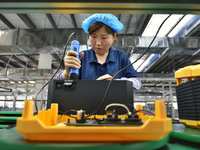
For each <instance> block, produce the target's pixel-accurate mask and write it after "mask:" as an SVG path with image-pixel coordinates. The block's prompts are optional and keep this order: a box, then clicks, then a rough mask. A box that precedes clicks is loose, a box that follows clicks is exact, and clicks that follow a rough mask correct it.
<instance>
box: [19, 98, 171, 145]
mask: <svg viewBox="0 0 200 150" xmlns="http://www.w3.org/2000/svg"><path fill="white" fill-rule="evenodd" d="M140 109H142V105H137V106H136V110H140ZM84 116H85V115H84ZM137 116H139V119H140V120H141V121H140V123H139V124H138V123H134V121H128V123H125V122H126V119H127V118H128V115H118V116H115V117H117V120H118V121H117V122H118V123H117V124H116V123H115V122H114V123H108V122H107V123H105V121H106V119H108V115H93V116H90V117H88V118H86V117H85V122H84V121H83V122H80V123H79V122H77V120H78V118H79V117H78V115H75V117H76V119H74V118H71V117H68V116H59V115H58V104H52V105H51V109H48V110H41V111H39V112H38V115H37V116H34V101H32V100H26V101H25V105H24V109H23V114H22V117H21V118H19V119H17V128H16V129H17V131H18V132H19V133H20V134H21V135H22V136H23V137H24V138H25V139H27V140H31V141H65V142H118V143H119V142H120V143H123V142H133V141H157V140H161V139H163V138H165V137H166V136H167V135H168V134H169V133H170V132H171V131H172V121H171V119H170V118H167V117H166V111H165V104H164V101H163V100H157V101H155V116H148V115H144V114H143V112H142V111H138V112H137ZM83 119H84V118H83ZM129 119H130V118H129ZM103 121H104V123H102V122H103ZM136 122H137V121H136Z"/></svg>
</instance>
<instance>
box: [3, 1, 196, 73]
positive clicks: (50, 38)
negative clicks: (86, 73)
mask: <svg viewBox="0 0 200 150" xmlns="http://www.w3.org/2000/svg"><path fill="white" fill-rule="evenodd" d="M102 3H103V2H102ZM170 3H171V4H172V3H173V2H171V1H170ZM45 4H46V3H45ZM127 4H128V2H127V3H126V5H127ZM116 5H117V4H116ZM38 6H39V5H38ZM38 6H37V7H38ZM81 6H83V7H84V6H85V5H81ZM107 6H108V7H110V5H109V4H108V5H107ZM123 6H124V7H122V9H121V12H123V13H119V12H120V10H119V11H114V14H115V15H116V17H118V19H119V20H120V21H121V22H122V23H123V24H124V29H123V30H122V31H120V32H119V33H118V35H117V36H118V42H115V43H114V44H113V47H115V48H119V49H122V50H123V51H125V52H126V53H127V54H128V56H129V57H130V59H131V61H132V62H133V61H135V60H136V59H137V58H138V57H139V56H140V55H141V54H142V53H143V52H144V51H145V50H146V49H147V48H148V46H149V44H150V43H151V41H152V40H153V37H154V36H155V34H156V31H152V35H150V36H145V35H144V32H145V30H146V29H147V27H149V26H150V24H149V23H151V22H153V21H152V18H153V17H154V14H153V13H149V12H148V13H146V12H145V11H143V12H145V13H138V12H136V13H133V12H134V11H127V12H124V10H125V9H126V10H128V9H127V7H128V6H126V7H125V4H124V5H123ZM134 6H135V7H138V10H140V9H141V8H139V6H137V5H134ZM144 6H145V7H146V5H145V4H144ZM149 6H150V5H149ZM160 6H161V5H160V4H159V5H156V4H155V7H160ZM162 6H163V5H162ZM167 6H169V5H167ZM170 6H173V7H174V8H173V7H172V8H171V9H173V12H174V15H176V13H177V14H181V13H178V11H177V12H176V11H175V10H176V9H175V6H178V5H177V4H175V5H170ZM1 7H2V8H3V9H2V10H3V11H0V12H2V13H0V68H1V70H2V69H4V70H5V68H9V69H15V68H17V69H19V68H21V69H22V68H29V69H37V68H38V64H39V58H40V54H43V53H44V54H50V55H51V56H52V64H51V69H57V68H58V67H59V65H60V63H61V62H62V60H61V58H62V55H63V52H64V46H65V44H66V42H67V40H68V37H69V36H70V34H71V33H72V32H75V33H76V34H77V40H79V41H80V43H81V49H82V50H83V49H87V48H88V47H89V46H90V45H89V44H88V35H86V34H85V33H84V32H83V30H82V25H81V24H82V21H83V20H84V19H85V18H87V17H88V16H90V15H91V14H92V13H93V11H85V10H84V11H83V10H82V9H83V8H81V7H80V8H79V9H80V10H82V11H80V12H76V11H75V9H73V10H74V12H75V13H66V12H68V11H69V9H68V10H67V9H66V12H65V13H55V12H53V13H51V11H43V10H42V9H41V10H39V11H38V12H39V13H38V12H37V13H36V12H34V9H30V12H28V7H31V6H29V5H22V6H21V7H20V6H18V5H16V6H15V7H16V8H15V9H13V10H12V9H11V11H5V10H6V7H7V6H6V4H5V5H1ZM4 7H5V8H4ZM13 7H14V3H12V5H10V6H9V8H13ZM18 7H20V8H22V11H19V10H20V9H17V8H18ZM23 7H25V8H23ZM35 7H36V5H35ZM45 7H50V6H47V5H44V8H45ZM63 7H68V6H67V5H66V6H63ZM88 7H90V8H91V9H94V8H93V7H92V6H90V5H89V6H88ZM99 7H101V8H99V9H103V7H106V6H105V5H104V6H101V5H99ZM112 7H113V8H114V5H113V6H112ZM184 7H185V8H187V7H186V5H182V8H184ZM59 8H60V7H59ZM84 9H85V8H84ZM151 9H152V10H151V12H153V7H152V8H151ZM168 9H169V8H168ZM179 9H180V11H181V10H182V9H181V7H179V6H178V7H177V10H179ZM192 9H195V8H192ZM192 9H191V10H192ZM129 10H130V9H129ZM147 10H148V9H147ZM102 11H103V10H102ZM102 11H101V12H102ZM13 12H15V13H13ZM21 12H22V13H21ZM41 12H45V13H41ZM85 12H86V13H85ZM88 12H92V13H88ZM98 12H100V11H98ZM106 12H107V11H106ZM108 12H110V11H108ZM130 12H131V13H130ZM141 12H142V11H141ZM159 12H160V13H162V11H158V13H159ZM163 12H164V13H165V15H168V13H167V12H169V10H167V9H166V8H165V10H164V11H163ZM190 12H191V13H192V11H189V9H188V12H187V11H184V13H182V14H181V17H179V19H178V20H176V21H175V23H174V24H173V26H170V27H169V25H168V26H167V27H165V28H164V29H163V30H167V33H166V34H165V35H164V36H157V37H156V39H155V41H154V43H153V44H152V45H151V47H150V48H149V49H148V51H147V52H146V53H145V54H144V56H143V57H141V58H140V60H138V61H137V62H136V63H135V64H133V66H134V67H135V69H137V70H138V72H145V73H174V72H175V71H176V70H177V69H179V68H181V67H184V66H188V65H196V64H199V63H200V60H199V58H200V57H199V55H200V49H199V48H200V38H199V36H200V21H199V20H200V15H193V19H192V20H189V21H188V22H187V23H185V25H187V26H179V24H180V23H181V22H182V21H183V20H184V18H186V17H188V15H189V14H187V13H190ZM158 13H156V14H157V15H159V14H158ZM170 14H171V13H170ZM171 15H173V14H171ZM162 21H163V20H162ZM162 21H160V24H161V22H162ZM154 22H155V21H154ZM171 22H173V21H172V20H171ZM190 22H191V23H190ZM158 26H159V24H157V26H156V27H154V28H156V30H158ZM163 27H164V25H163ZM175 29H176V30H178V31H179V32H177V33H176V34H174V35H173V36H170V33H171V32H172V31H173V30H175ZM69 49H70V44H68V46H67V50H69ZM147 60H148V62H147Z"/></svg>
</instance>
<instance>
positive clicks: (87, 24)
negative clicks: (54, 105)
mask: <svg viewBox="0 0 200 150" xmlns="http://www.w3.org/2000/svg"><path fill="white" fill-rule="evenodd" d="M82 27H83V29H84V31H85V32H86V33H87V34H89V40H90V43H91V46H92V48H91V49H90V50H86V51H83V52H81V53H80V60H79V59H77V58H76V57H74V56H77V55H78V54H77V53H76V52H74V51H71V50H70V51H68V53H67V54H66V56H65V58H64V65H65V70H63V71H62V72H60V73H59V74H58V79H69V70H70V68H75V69H80V79H82V80H110V79H112V76H114V75H115V74H116V73H117V72H118V71H119V70H121V69H122V68H124V67H126V66H127V65H129V64H130V63H131V62H130V60H129V58H128V56H127V54H126V53H124V52H123V51H122V50H119V49H113V48H112V47H111V46H112V44H113V42H114V41H115V40H116V32H118V31H120V30H122V29H123V24H122V23H121V22H120V21H119V20H118V18H117V17H116V16H114V15H112V14H104V13H99V14H93V15H91V16H89V17H88V18H87V19H85V20H84V21H83V23H82ZM115 79H118V80H129V81H132V82H133V87H134V88H135V89H140V87H141V80H140V78H139V75H138V73H137V71H136V70H135V69H134V68H133V66H130V67H128V68H127V69H125V70H124V71H122V72H121V73H120V74H118V75H117V76H116V77H115Z"/></svg>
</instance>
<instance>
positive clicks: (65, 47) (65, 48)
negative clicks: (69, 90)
mask: <svg viewBox="0 0 200 150" xmlns="http://www.w3.org/2000/svg"><path fill="white" fill-rule="evenodd" d="M73 35H75V32H73V33H72V34H71V35H70V36H69V37H68V40H67V43H66V44H65V46H64V52H63V56H62V59H61V63H60V66H59V67H58V69H57V70H56V72H55V73H54V74H53V76H52V77H51V79H50V80H49V81H48V82H47V83H46V84H45V85H43V87H42V88H41V89H40V90H39V91H38V93H37V95H36V96H35V100H34V101H35V110H36V113H37V112H38V108H37V97H38V95H39V94H40V92H41V91H42V90H43V89H44V88H45V87H46V86H47V85H48V84H49V82H50V81H51V80H52V79H53V78H54V76H55V75H56V74H57V73H58V71H59V70H60V69H61V67H62V64H63V60H64V57H65V53H66V50H67V45H68V44H69V41H70V39H71V37H72V36H73Z"/></svg>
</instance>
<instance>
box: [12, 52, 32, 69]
mask: <svg viewBox="0 0 200 150" xmlns="http://www.w3.org/2000/svg"><path fill="white" fill-rule="evenodd" d="M12 58H13V59H14V60H16V61H17V62H19V63H20V64H22V65H24V66H25V67H28V68H33V66H31V65H29V64H27V63H26V62H24V61H23V60H21V59H20V58H19V57H17V56H16V55H13V57H12Z"/></svg>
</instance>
